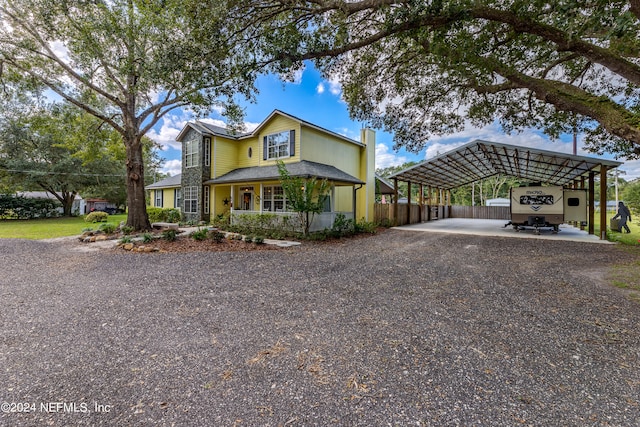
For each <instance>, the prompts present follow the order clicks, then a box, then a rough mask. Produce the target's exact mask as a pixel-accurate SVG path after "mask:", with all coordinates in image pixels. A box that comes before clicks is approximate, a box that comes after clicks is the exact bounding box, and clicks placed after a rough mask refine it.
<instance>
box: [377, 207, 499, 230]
mask: <svg viewBox="0 0 640 427" xmlns="http://www.w3.org/2000/svg"><path fill="white" fill-rule="evenodd" d="M409 208H411V211H410V213H409ZM394 212H395V207H394V204H393V203H385V204H382V203H376V204H375V205H374V220H375V221H376V222H377V223H389V224H393V225H406V224H416V223H418V222H425V221H433V220H436V219H442V218H476V219H504V220H508V219H510V218H511V216H510V208H509V207H508V206H427V205H424V206H420V205H414V204H412V205H411V206H409V205H408V204H406V203H398V218H397V220H396V218H395V215H394Z"/></svg>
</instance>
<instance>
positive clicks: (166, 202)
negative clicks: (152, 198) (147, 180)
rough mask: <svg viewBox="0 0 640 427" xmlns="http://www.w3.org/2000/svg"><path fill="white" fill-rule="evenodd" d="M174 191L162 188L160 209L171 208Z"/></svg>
mask: <svg viewBox="0 0 640 427" xmlns="http://www.w3.org/2000/svg"><path fill="white" fill-rule="evenodd" d="M174 196H175V191H174V189H173V188H164V189H163V190H162V207H163V208H173V203H174V201H175V199H174Z"/></svg>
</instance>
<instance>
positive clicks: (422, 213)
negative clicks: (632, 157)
mask: <svg viewBox="0 0 640 427" xmlns="http://www.w3.org/2000/svg"><path fill="white" fill-rule="evenodd" d="M423 221H424V184H420V220H419V221H418V222H423Z"/></svg>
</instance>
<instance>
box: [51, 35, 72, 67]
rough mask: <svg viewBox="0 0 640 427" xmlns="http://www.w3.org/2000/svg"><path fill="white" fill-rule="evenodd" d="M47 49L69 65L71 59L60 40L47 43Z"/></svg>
mask: <svg viewBox="0 0 640 427" xmlns="http://www.w3.org/2000/svg"><path fill="white" fill-rule="evenodd" d="M49 47H50V48H51V50H52V51H53V53H54V54H55V55H56V56H57V57H58V58H60V59H61V60H62V61H64V62H65V63H66V64H70V63H71V57H70V56H69V49H68V48H67V46H65V45H64V43H62V42H61V41H60V40H55V41H52V42H50V43H49Z"/></svg>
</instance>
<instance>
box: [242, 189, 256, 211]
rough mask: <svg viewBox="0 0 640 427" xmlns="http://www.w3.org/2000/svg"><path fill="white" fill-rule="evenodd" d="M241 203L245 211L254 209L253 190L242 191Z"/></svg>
mask: <svg viewBox="0 0 640 427" xmlns="http://www.w3.org/2000/svg"><path fill="white" fill-rule="evenodd" d="M240 203H241V205H240V209H242V210H243V211H250V210H253V193H252V192H251V191H244V192H242V197H241V198H240Z"/></svg>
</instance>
